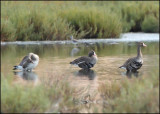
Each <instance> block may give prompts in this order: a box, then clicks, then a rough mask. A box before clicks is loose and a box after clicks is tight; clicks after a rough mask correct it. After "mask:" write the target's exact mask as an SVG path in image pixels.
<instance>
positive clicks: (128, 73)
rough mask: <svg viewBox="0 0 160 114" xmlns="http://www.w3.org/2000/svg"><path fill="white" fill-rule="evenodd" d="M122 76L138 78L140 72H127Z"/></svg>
mask: <svg viewBox="0 0 160 114" xmlns="http://www.w3.org/2000/svg"><path fill="white" fill-rule="evenodd" d="M121 74H122V75H123V76H124V75H125V76H127V77H128V78H132V76H134V77H138V76H139V72H138V71H135V72H133V71H126V72H123V73H121Z"/></svg>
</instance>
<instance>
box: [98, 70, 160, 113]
mask: <svg viewBox="0 0 160 114" xmlns="http://www.w3.org/2000/svg"><path fill="white" fill-rule="evenodd" d="M154 71H155V72H153V73H152V74H151V75H150V76H148V77H139V78H138V79H137V78H135V77H133V78H132V79H130V80H128V79H126V80H123V81H120V82H115V83H112V84H111V85H108V84H107V83H106V84H102V85H101V86H100V88H99V90H100V91H101V94H102V95H103V96H104V99H105V100H106V101H107V102H108V104H105V105H104V107H103V112H114V113H116V112H119V113H131V112H132V113H133V112H134V113H135V112H136V113H158V112H159V75H158V70H154Z"/></svg>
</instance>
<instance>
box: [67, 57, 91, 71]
mask: <svg viewBox="0 0 160 114" xmlns="http://www.w3.org/2000/svg"><path fill="white" fill-rule="evenodd" d="M90 61H91V59H90V58H89V57H80V58H78V59H75V60H74V61H72V62H70V64H73V65H78V66H79V67H80V68H84V69H87V68H91V67H93V64H91V63H90Z"/></svg>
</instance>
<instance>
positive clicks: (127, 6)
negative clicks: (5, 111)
mask: <svg viewBox="0 0 160 114" xmlns="http://www.w3.org/2000/svg"><path fill="white" fill-rule="evenodd" d="M1 14H2V16H1V20H2V21H1V41H17V40H20V41H28V40H31V41H36V40H38V41H41V40H66V39H69V36H70V35H71V34H72V35H74V36H75V38H77V39H79V38H117V37H119V36H120V34H121V33H123V32H130V31H131V32H132V31H133V32H158V31H159V26H158V25H159V5H158V2H156V1H155V2H151V1H146V2H142V1H140V2H138V1H132V2H119V1H115V2H114V1H101V2H98V1H94V2H91V1H84V2H83V1H75V2H74V1H67V2H65V1H52V2H49V1H43V2H42V1H40V2H34V1H30V2H27V1H19V2H13V1H3V2H2V10H1Z"/></svg>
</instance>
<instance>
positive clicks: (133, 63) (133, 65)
mask: <svg viewBox="0 0 160 114" xmlns="http://www.w3.org/2000/svg"><path fill="white" fill-rule="evenodd" d="M141 66H142V62H138V61H137V59H136V57H133V58H129V59H128V60H127V61H126V62H125V63H124V64H123V65H122V66H121V67H124V68H126V69H128V70H138V69H139V68H140V67H141Z"/></svg>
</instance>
